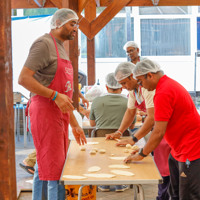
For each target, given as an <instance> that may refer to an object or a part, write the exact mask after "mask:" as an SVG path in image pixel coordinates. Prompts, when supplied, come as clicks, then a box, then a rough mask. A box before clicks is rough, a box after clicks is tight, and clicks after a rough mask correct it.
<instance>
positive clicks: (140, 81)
mask: <svg viewBox="0 0 200 200" xmlns="http://www.w3.org/2000/svg"><path fill="white" fill-rule="evenodd" d="M144 79H147V74H145V75H144ZM137 83H138V85H140V86H142V80H138V81H137Z"/></svg>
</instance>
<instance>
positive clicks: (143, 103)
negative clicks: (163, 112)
mask: <svg viewBox="0 0 200 200" xmlns="http://www.w3.org/2000/svg"><path fill="white" fill-rule="evenodd" d="M139 90H140V94H141V95H142V89H141V87H140V86H139ZM133 94H134V96H136V95H135V92H133ZM142 98H143V99H144V97H143V96H142ZM135 107H136V108H139V109H140V110H141V111H143V112H146V105H145V100H144V101H143V102H142V103H141V104H138V102H137V100H136V101H135Z"/></svg>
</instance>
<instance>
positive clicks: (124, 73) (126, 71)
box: [115, 62, 135, 81]
mask: <svg viewBox="0 0 200 200" xmlns="http://www.w3.org/2000/svg"><path fill="white" fill-rule="evenodd" d="M134 68H135V65H134V64H133V63H131V62H123V63H120V64H119V65H118V66H117V68H116V70H115V79H116V80H117V81H121V80H123V79H125V78H127V77H128V76H130V75H131V74H132V73H133V69H134Z"/></svg>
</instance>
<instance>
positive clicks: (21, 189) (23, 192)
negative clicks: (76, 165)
mask: <svg viewBox="0 0 200 200" xmlns="http://www.w3.org/2000/svg"><path fill="white" fill-rule="evenodd" d="M15 149H16V150H15V155H16V175H17V192H18V195H19V198H18V199H19V200H31V199H32V193H31V189H32V184H31V183H30V181H31V180H32V178H33V176H32V175H30V174H28V173H26V172H25V171H24V170H23V169H21V168H20V167H19V163H20V162H22V161H23V159H24V158H25V157H26V156H27V155H28V154H29V153H31V152H32V151H33V149H34V145H33V141H32V138H31V141H27V147H26V148H24V144H23V137H21V138H20V141H17V140H16V143H15ZM143 188H144V193H145V200H155V199H156V194H157V185H143ZM97 199H98V200H118V199H120V200H133V199H134V192H133V189H129V190H126V191H124V192H114V191H110V192H101V191H98V192H97Z"/></svg>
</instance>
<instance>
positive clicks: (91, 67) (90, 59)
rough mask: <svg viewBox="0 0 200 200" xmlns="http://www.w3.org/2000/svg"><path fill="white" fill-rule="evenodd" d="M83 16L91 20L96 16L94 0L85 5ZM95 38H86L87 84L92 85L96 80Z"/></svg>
mask: <svg viewBox="0 0 200 200" xmlns="http://www.w3.org/2000/svg"><path fill="white" fill-rule="evenodd" d="M85 18H86V19H87V20H88V21H89V22H91V21H92V20H94V19H95V18H96V2H95V1H93V0H91V1H90V2H89V3H88V4H87V5H86V7H85ZM95 68H96V67H95V38H93V39H91V40H89V39H88V38H87V77H88V85H94V84H95V82H96V73H95Z"/></svg>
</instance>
